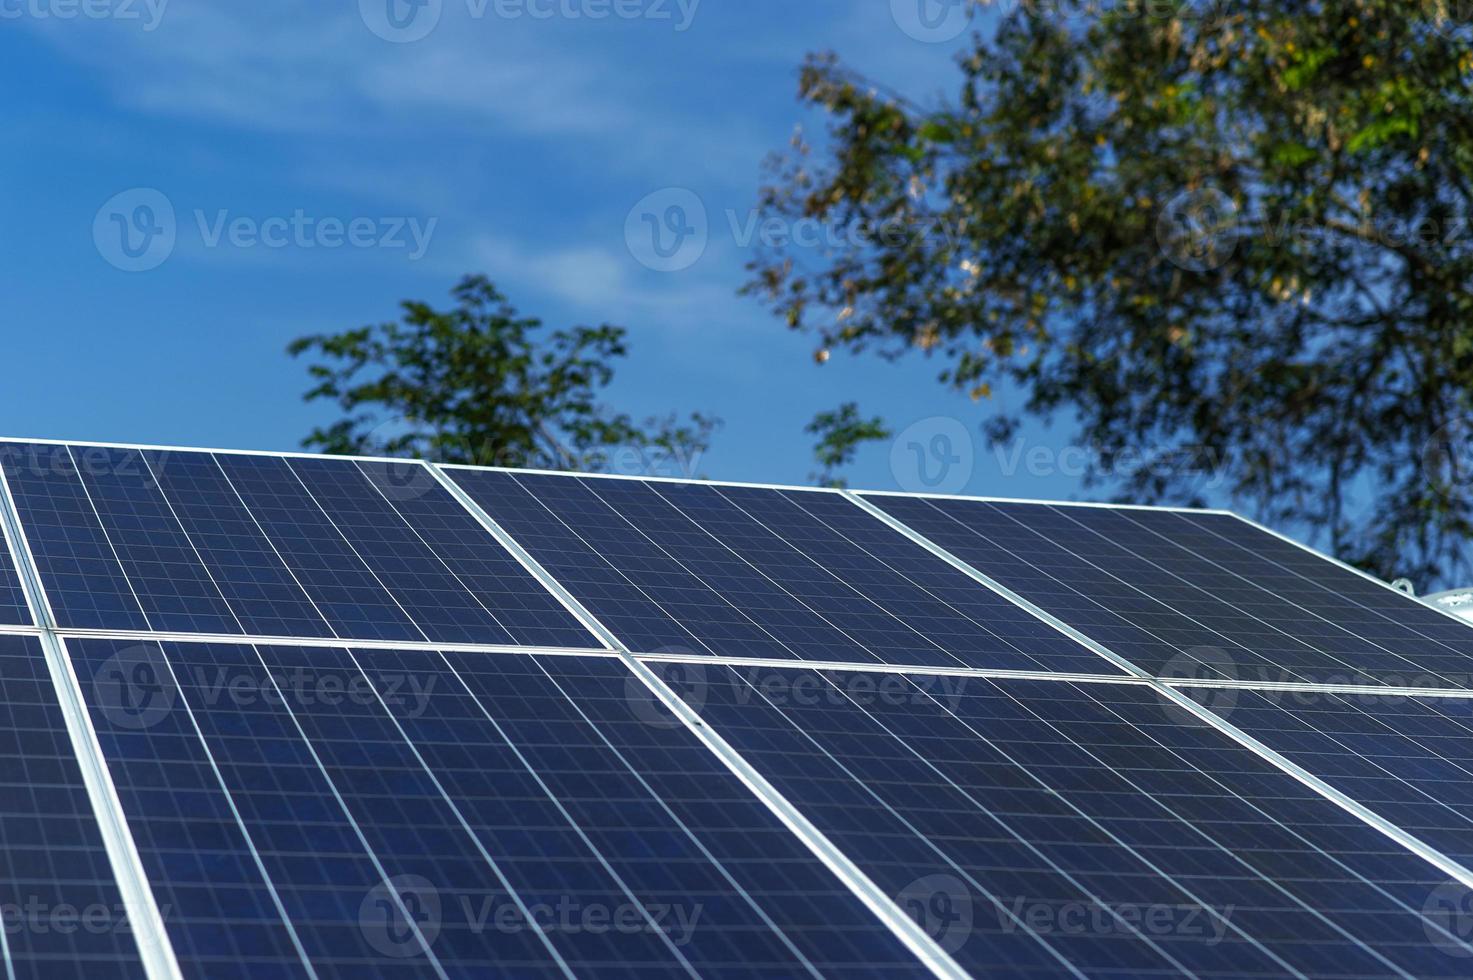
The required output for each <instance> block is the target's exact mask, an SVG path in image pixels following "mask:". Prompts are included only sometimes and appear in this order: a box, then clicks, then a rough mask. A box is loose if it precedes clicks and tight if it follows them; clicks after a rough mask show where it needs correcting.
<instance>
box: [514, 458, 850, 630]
mask: <svg viewBox="0 0 1473 980" xmlns="http://www.w3.org/2000/svg"><path fill="white" fill-rule="evenodd" d="M512 479H513V481H514V482H515V483H516V485H517V486H518V487H520V488H521V490H522V492H523V493H525V494H526V495H527V496H528V497H529V498H531V499H532V500H535V501H536V502H537V504H538V506H540V507H541V508H542V509H543V510H545V511H547V513H548V514H549V515H550V516H551V517H552V519H553V520H555V521H557V522H558V523H559V524H561V525H562V526H563V527H565V528H567V530H568V533H570V534H572V535H573V536H574V537H575V538H577V539H578V540H579V542H581V543H582V544H583V546H584V547H586V548H587V549H588V550H589V552H590V553H591V554H593V555H595V556H597V557H598V559H599V561H602V562H603V563H604V564H605V565H608V566H609V568H611V569H612V570H613V571H614V574H616V575H618V576H619V577H620V578H622V579H623V580H624V581H625V582H627V583H629V585H630V587H631V588H633V589H634V590H636V591H637V592H639V594H640V595H642V596H644V597H645V598H646V599H648V600H649V601H650V602H651V603H652V604H653V605H654V606H655V607H656V608H657V609H659V610H660V612H662V613H664V614H665V616H666V618H668V619H669V620H670V622H672V623H674V624H675V625H676V626H678V627H680V629H681V630H683V631H684V632H685V634H686V635H687V636H689V637H690V638H691V642H692V643H695V644H696V645H697V646H700V647H704V648H705V649H707V650H710V651H711V653H712V655H715V654H716V651H715V650H713V649H711V645H710V644H709V643H707V642H706V641H704V640H702V639H701V638H700V637H699V636H697V635H696V634H695V633H694V632H693V631H692V630H691V629H690V627H688V626H686V625H685V622H684V621H683V620H682V619H681V618H680V617H679V616H676V615H674V614H673V613H671V612H670V610H668V609H666V608H665V605H664V603H662V602H661V601H660V600H658V599H656V598H655V597H654V596H653V595H651V594H650V593H649V591H647V590H646V589H645V588H644V586H642V585H640V584H639V583H638V582H636V581H634V579H632V578H630V577H629V575H628V574H627V573H625V571H624V570H623V569H622V568H620V567H619V566H618V565H615V564H614V562H613V561H612V560H611V559H609V558H607V557H606V556H605V555H604V553H603V552H602V551H601V550H599V549H598V548H595V547H594V546H593V545H592V544H590V543H589V542H588V539H587V538H585V537H584V536H583V534H582V532H581V531H579V530H578V529H577V528H575V527H573V525H571V524H569V523H568V522H567V521H566V520H564V519H563V517H562V515H560V514H558V513H557V512H556V511H554V510H553V509H552V508H551V507H549V506H548V505H547V503H546V502H545V501H544V500H543V499H542V498H541V497H539V496H538V495H537V494H535V493H533V492H532V490H531V488H529V487H528V486H526V484H524V483H522V481H521V480H518V479H517V478H516V476H515V475H513V477H512ZM587 489H588V492H589V493H590V494H591V495H592V496H593V498H594V499H595V500H597V501H598V502H599V504H601V505H602V506H603V507H605V508H607V509H608V511H609V513H610V514H611V515H613V516H614V517H615V518H616V519H618V520H622V521H623V522H624V523H626V524H628V525H629V526H630V527H631V528H633V529H634V531H635V533H636V534H638V535H639V536H640V537H642V538H644V539H645V540H646V541H648V542H649V543H650V544H651V545H652V546H653V547H654V548H656V549H657V550H658V551H659V552H660V553H661V554H663V555H664V556H665V557H666V558H669V559H670V560H671V561H672V562H674V563H675V564H676V565H679V566H680V567H681V568H683V569H685V571H686V573H687V574H688V575H690V576H691V578H693V579H695V580H696V581H697V582H699V583H701V585H702V586H704V587H705V589H706V590H707V591H708V592H710V593H711V594H712V595H713V596H715V597H716V598H717V599H719V600H720V601H721V602H723V603H725V604H726V606H727V607H729V608H730V609H731V610H732V612H734V613H736V614H737V615H738V616H740V617H741V618H742V619H745V620H746V621H747V622H748V623H750V624H752V626H754V627H755V628H756V629H757V630H759V631H760V632H762V633H764V634H766V635H767V637H768V638H769V639H771V640H772V642H774V643H776V644H777V645H778V646H780V647H782V648H783V649H785V650H788V651H789V652H791V653H792V654H793V656H794V657H798V656H799V655H798V651H796V650H794V649H793V648H792V647H791V646H789V645H788V644H787V643H786V642H785V641H783V640H781V639H778V637H776V636H774V635H773V634H772V633H771V632H770V631H769V630H768V629H767V628H766V627H764V626H763V625H762V624H761V623H759V622H757V621H756V620H755V619H753V618H752V617H751V616H750V615H748V613H747V612H746V610H744V609H742V608H741V607H740V606H738V605H737V604H736V603H734V602H732V601H731V600H730V599H728V598H727V597H726V596H725V595H723V594H722V593H721V592H720V591H719V590H717V589H715V588H713V587H712V586H711V584H710V583H708V582H707V581H706V580H705V579H704V578H702V577H701V576H699V575H697V574H696V573H695V572H693V571H691V570H690V569H689V568H687V567H686V565H685V564H684V563H683V562H681V561H680V560H679V559H678V558H676V557H675V556H674V555H672V554H670V552H669V551H667V550H666V549H665V548H664V547H662V546H661V545H660V544H659V543H658V542H656V541H655V540H654V539H652V538H651V537H650V536H649V535H648V534H645V533H644V531H642V530H640V529H639V527H638V526H636V525H635V524H634V522H633V521H630V520H629V518H627V517H625V516H624V515H623V514H621V513H620V512H619V511H618V510H617V509H616V508H615V507H614V506H613V504H610V503H609V502H608V501H607V500H605V499H604V498H603V497H602V496H600V495H599V494H598V492H597V491H595V490H594V489H593V488H592V487H589V488H587ZM855 645H856V646H860V645H859V644H855ZM860 649H863V647H862V646H860ZM799 659H802V658H801V657H799Z"/></svg>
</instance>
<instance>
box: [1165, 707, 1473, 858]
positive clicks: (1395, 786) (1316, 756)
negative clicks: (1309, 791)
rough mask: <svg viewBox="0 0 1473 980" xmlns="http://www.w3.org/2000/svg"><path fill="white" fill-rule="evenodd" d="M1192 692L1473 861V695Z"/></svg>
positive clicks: (1330, 779)
mask: <svg viewBox="0 0 1473 980" xmlns="http://www.w3.org/2000/svg"><path fill="white" fill-rule="evenodd" d="M1193 694H1194V696H1195V697H1197V698H1200V699H1202V700H1203V701H1204V703H1207V704H1208V705H1209V706H1210V707H1212V708H1213V710H1215V711H1216V712H1217V713H1218V714H1220V715H1222V716H1223V717H1225V718H1227V719H1228V720H1229V721H1231V722H1232V723H1233V724H1235V725H1237V726H1238V727H1239V728H1242V729H1243V730H1244V731H1246V732H1248V733H1249V734H1250V735H1252V736H1254V737H1255V738H1257V739H1260V740H1261V741H1263V742H1264V743H1266V744H1267V745H1268V746H1269V747H1270V748H1273V749H1275V750H1277V751H1279V752H1282V753H1284V755H1286V756H1288V757H1289V758H1290V759H1291V760H1293V761H1294V762H1296V763H1298V764H1299V765H1302V766H1303V767H1304V768H1305V769H1307V770H1309V771H1310V772H1311V773H1314V774H1315V775H1316V776H1319V777H1321V778H1323V779H1325V780H1326V781H1327V782H1329V783H1330V784H1331V785H1333V786H1334V787H1335V788H1337V789H1339V790H1341V791H1342V792H1344V793H1345V794H1346V795H1348V796H1350V797H1351V798H1352V799H1355V800H1358V801H1360V802H1361V803H1364V804H1365V805H1366V806H1368V807H1370V808H1371V809H1372V810H1374V811H1376V812H1377V813H1379V814H1380V815H1381V816H1383V817H1385V818H1386V819H1388V820H1390V821H1391V822H1392V823H1393V824H1395V825H1397V826H1399V827H1403V828H1405V829H1406V830H1409V831H1411V832H1412V833H1413V834H1415V835H1417V836H1418V837H1419V838H1421V839H1422V840H1424V841H1426V842H1427V843H1429V844H1431V845H1432V846H1434V847H1436V848H1437V849H1439V850H1440V851H1442V852H1443V853H1445V854H1447V855H1449V856H1451V857H1453V858H1456V859H1457V860H1459V861H1463V862H1466V863H1469V864H1473V699H1470V698H1462V697H1456V698H1455V697H1403V696H1395V695H1388V694H1366V693H1348V692H1347V693H1339V694H1337V693H1333V692H1330V691H1314V690H1294V691H1252V690H1237V689H1234V690H1226V691H1220V690H1211V691H1202V690H1199V691H1194V692H1193Z"/></svg>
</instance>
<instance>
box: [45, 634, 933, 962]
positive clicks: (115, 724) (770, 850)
mask: <svg viewBox="0 0 1473 980" xmlns="http://www.w3.org/2000/svg"><path fill="white" fill-rule="evenodd" d="M68 647H69V649H70V652H71V655H72V657H73V659H74V662H75V664H76V667H77V670H78V674H79V675H80V676H81V677H82V679H83V689H84V691H86V692H87V694H88V702H89V703H88V707H89V709H90V711H91V715H92V720H93V723H94V724H95V726H96V728H97V731H98V736H99V739H100V740H101V743H102V747H103V752H104V755H105V756H106V757H107V760H108V762H109V765H110V766H111V767H112V769H113V771H114V773H115V779H116V780H117V782H118V789H119V794H120V797H121V799H122V803H123V806H124V808H125V810H126V811H127V813H128V816H129V820H130V824H131V825H132V826H133V827H134V828H136V831H135V833H136V835H137V837H138V846H139V848H140V852H141V854H142V856H143V858H144V860H145V862H146V864H147V866H148V868H149V872H150V876H151V878H152V880H153V881H154V883H155V888H156V889H158V890H159V891H160V892H161V893H162V895H163V897H164V898H165V900H166V903H167V904H168V905H169V906H170V907H171V908H173V909H175V910H176V911H175V913H174V914H173V915H172V916H169V917H168V918H167V925H168V928H169V931H170V935H171V937H172V938H173V940H174V943H175V948H176V951H177V952H178V955H179V957H180V960H181V963H182V964H183V965H184V966H185V967H186V969H187V970H189V971H191V972H192V973H194V975H200V976H204V975H208V976H212V977H213V976H231V975H238V976H242V977H244V976H257V975H261V974H262V973H265V972H271V973H285V974H290V975H306V970H307V969H308V967H309V965H310V968H311V969H313V970H315V971H316V972H317V974H318V975H321V976H327V975H355V976H364V975H367V976H397V975H402V974H411V975H418V974H426V975H433V974H434V973H439V972H440V971H441V970H443V971H445V972H448V973H454V974H457V975H469V974H481V975H486V974H487V973H491V972H506V973H512V974H519V975H533V974H538V975H541V974H546V975H557V974H559V973H562V972H563V971H564V969H566V970H569V971H571V972H572V973H574V974H577V975H585V974H586V975H591V976H595V975H596V976H603V975H616V976H626V975H627V976H634V975H638V976H657V975H666V974H668V975H677V974H681V975H689V974H690V973H691V972H692V971H695V972H698V973H702V974H704V973H711V974H713V975H720V974H723V973H726V972H732V971H736V972H747V973H758V974H761V973H769V974H797V973H801V972H803V971H805V970H817V971H819V972H822V973H827V972H835V973H843V974H855V975H883V976H890V975H906V974H917V973H918V972H921V971H920V968H919V964H918V963H916V961H915V960H914V959H913V958H911V957H910V956H909V955H908V954H907V953H906V952H905V950H904V949H903V948H902V947H901V946H900V944H899V943H898V942H897V941H896V940H895V938H894V937H893V936H891V935H890V934H889V933H888V932H886V931H884V930H883V929H879V928H877V927H876V922H875V920H874V918H873V916H872V915H871V914H870V913H869V912H868V911H867V910H866V909H864V908H863V907H862V906H861V905H860V904H859V902H858V901H857V900H856V899H855V898H854V897H853V896H852V895H851V894H849V893H848V892H847V891H845V890H844V888H843V887H842V886H841V885H840V884H839V883H838V881H837V880H836V879H834V878H833V877H832V876H831V875H829V874H828V872H827V871H826V870H825V869H824V868H823V867H822V866H821V865H819V863H818V862H817V861H816V860H815V859H814V857H813V856H812V855H811V854H810V853H809V852H808V851H807V850H805V849H804V848H803V846H802V845H801V844H800V843H799V842H798V840H797V839H796V838H795V837H793V836H792V835H791V834H789V833H788V832H787V831H786V830H785V829H784V828H783V827H782V826H781V825H780V824H779V823H778V822H777V821H776V819H775V818H774V817H773V816H772V814H771V813H769V812H768V811H767V810H766V809H765V808H764V807H763V806H762V805H761V804H760V803H759V802H758V801H757V800H756V798H755V797H753V796H751V795H750V794H749V793H748V792H747V791H746V790H745V788H743V787H742V786H740V785H739V784H737V783H736V781H735V779H734V778H733V777H732V776H731V774H730V773H729V772H727V771H726V770H725V769H723V768H722V767H721V766H720V764H719V763H718V762H717V761H716V760H715V758H714V757H713V756H711V755H710V753H708V752H706V751H705V750H704V749H703V748H702V747H701V746H700V745H699V744H698V743H697V742H696V741H695V740H694V739H693V738H691V736H690V735H689V733H688V732H687V731H686V729H685V728H684V727H682V726H680V725H679V724H678V723H674V720H673V717H671V716H670V715H669V714H668V712H665V713H664V714H663V715H661V714H660V712H661V711H662V710H663V709H661V708H660V707H659V706H658V705H656V704H655V703H654V702H652V701H649V700H647V699H637V700H631V698H630V695H629V688H630V686H631V684H634V685H636V686H638V682H636V681H634V678H633V676H632V675H631V674H630V673H629V672H628V669H627V668H626V667H625V666H624V665H623V664H621V663H620V662H619V661H617V660H614V659H609V658H596V657H595V658H584V657H568V656H563V657H553V656H549V657H537V656H533V655H512V654H499V655H486V654H455V653H440V652H432V651H427V650H400V651H385V650H371V651H368V650H360V651H351V650H347V649H341V648H316V647H269V646H261V647H256V646H253V645H249V644H230V645H227V644H208V645H207V644H187V643H172V642H168V643H162V644H160V643H156V642H151V643H143V644H140V643H137V642H136V641H123V640H72V641H70V642H69V643H68ZM635 708H637V709H638V713H636V712H635V710H634V709H635Z"/></svg>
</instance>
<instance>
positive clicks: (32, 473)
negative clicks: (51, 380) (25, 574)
mask: <svg viewBox="0 0 1473 980" xmlns="http://www.w3.org/2000/svg"><path fill="white" fill-rule="evenodd" d="M107 460H108V453H107V452H106V451H105V450H98V449H79V450H78V455H77V456H76V457H73V455H72V452H71V450H69V449H68V448H67V447H66V446H46V445H22V444H16V443H8V444H5V445H4V446H3V447H0V462H3V465H4V467H5V477H6V480H7V481H8V482H9V484H10V492H11V495H12V496H13V497H14V498H15V505H16V509H17V510H18V511H19V512H20V520H21V524H22V526H23V528H24V529H25V532H26V539H27V541H28V542H29V543H30V546H31V553H32V555H33V556H34V557H35V559H36V567H37V569H38V570H39V571H40V574H41V583H42V585H43V587H44V588H45V590H46V596H47V599H48V600H49V602H50V605H51V608H52V611H53V612H54V613H55V615H56V619H57V621H58V623H59V624H60V625H62V626H68V627H73V628H78V629H134V630H142V629H147V628H148V620H147V619H146V618H145V616H144V614H143V609H142V608H141V607H140V606H139V604H138V599H137V598H136V597H135V596H134V594H133V589H132V588H131V586H130V585H129V584H128V579H127V577H126V576H125V575H124V574H123V569H122V566H121V565H119V564H118V558H117V555H116V554H115V553H114V551H113V548H112V545H111V543H109V541H108V539H107V533H106V532H105V531H104V530H103V527H102V523H101V521H99V520H98V517H97V511H96V510H95V509H94V508H93V505H92V501H91V500H89V499H88V497H87V489H86V487H85V485H84V484H83V483H82V480H81V478H80V476H79V475H78V472H77V471H78V468H79V467H88V468H94V469H106V468H107V466H108V462H107Z"/></svg>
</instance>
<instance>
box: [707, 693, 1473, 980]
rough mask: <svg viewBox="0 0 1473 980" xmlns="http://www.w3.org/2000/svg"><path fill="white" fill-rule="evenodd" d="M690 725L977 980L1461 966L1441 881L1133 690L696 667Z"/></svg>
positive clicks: (1456, 971)
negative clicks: (699, 724)
mask: <svg viewBox="0 0 1473 980" xmlns="http://www.w3.org/2000/svg"><path fill="white" fill-rule="evenodd" d="M682 683H683V688H684V690H685V692H686V695H687V696H688V697H691V698H692V699H693V700H694V701H696V702H698V703H699V704H700V705H701V709H700V710H701V714H702V716H703V718H704V719H705V720H706V721H707V723H709V724H711V725H713V726H714V727H715V729H716V730H717V731H718V732H720V733H721V734H722V735H723V736H724V737H725V738H726V739H727V740H728V741H729V742H731V743H732V744H733V745H734V746H735V747H736V748H737V749H738V750H739V751H740V752H742V753H743V755H744V756H745V757H746V758H747V759H748V760H749V761H751V762H752V763H753V764H754V765H755V766H756V767H757V768H758V770H759V771H760V772H762V774H763V775H765V776H766V777H767V778H768V779H769V780H771V781H772V782H773V783H774V784H775V785H776V786H777V788H778V790H779V791H780V792H782V793H783V794H784V795H786V796H787V797H788V799H790V800H791V801H793V802H794V803H795V804H796V805H797V806H798V807H799V808H800V809H802V810H803V811H804V812H805V813H806V815H807V816H808V817H809V818H810V819H811V820H813V822H814V823H815V824H816V825H817V826H818V827H819V829H820V830H822V831H824V832H825V833H826V834H827V835H828V836H829V837H830V838H831V839H832V840H834V841H835V843H837V844H838V845H839V846H840V847H842V848H844V849H845V850H846V852H847V853H848V854H850V855H851V856H853V857H854V858H855V860H856V861H857V862H858V863H859V865H860V867H861V868H862V869H863V870H864V871H865V872H866V873H868V874H869V875H870V877H871V878H873V879H874V880H875V881H876V882H877V883H879V884H880V885H881V887H883V888H885V889H886V890H888V891H889V892H890V893H891V894H892V895H894V896H895V897H896V899H897V901H898V902H900V903H901V904H902V905H904V906H905V907H907V908H909V909H910V910H911V911H912V912H913V914H915V915H916V916H917V918H918V920H919V921H920V922H921V923H922V924H923V925H925V926H926V927H927V929H928V931H929V932H931V934H932V935H933V937H935V938H936V939H937V941H938V942H940V943H941V944H942V945H943V947H944V948H947V949H948V950H950V951H951V952H952V955H953V957H954V958H956V959H957V960H958V961H959V962H960V963H961V964H962V965H963V966H965V967H966V968H968V969H969V970H970V971H972V972H973V973H974V974H975V975H977V976H988V977H991V976H1046V975H1058V976H1067V975H1073V976H1081V975H1083V976H1090V977H1127V976H1130V977H1137V976H1150V975H1162V976H1165V975H1181V974H1188V975H1199V976H1213V975H1218V976H1246V975H1253V976H1294V975H1310V976H1323V975H1327V974H1354V975H1357V976H1405V975H1408V974H1410V975H1414V976H1423V977H1425V976H1457V975H1460V974H1461V973H1463V972H1464V971H1465V969H1466V962H1465V961H1464V960H1463V959H1461V958H1460V957H1462V956H1465V955H1467V954H1468V953H1469V952H1470V951H1473V948H1470V947H1469V946H1468V945H1467V940H1466V938H1465V937H1462V936H1460V935H1459V934H1458V930H1457V928H1456V927H1455V926H1454V927H1449V925H1448V920H1447V919H1446V918H1444V917H1439V916H1438V915H1435V914H1427V910H1428V909H1434V910H1435V906H1436V903H1437V901H1438V896H1439V895H1443V894H1445V892H1446V889H1447V887H1448V885H1449V883H1448V882H1446V881H1445V880H1444V879H1443V877H1442V876H1441V874H1440V873H1438V872H1437V871H1436V869H1434V868H1433V867H1432V866H1430V865H1428V864H1426V863H1425V862H1423V861H1422V860H1421V859H1419V858H1416V857H1414V856H1413V855H1411V853H1410V852H1407V851H1404V850H1402V849H1401V848H1400V847H1398V846H1397V845H1396V844H1394V843H1392V842H1391V841H1390V840H1389V839H1388V838H1386V837H1383V836H1382V835H1381V834H1379V833H1378V832H1377V831H1375V830H1373V829H1371V828H1370V827H1368V826H1367V825H1365V824H1363V823H1361V822H1359V821H1358V820H1356V819H1355V818H1353V817H1352V816H1350V815H1349V814H1347V813H1345V812H1344V811H1342V810H1340V809H1339V808H1338V807H1337V806H1335V805H1334V804H1333V803H1331V802H1329V801H1328V800H1326V799H1324V798H1323V797H1320V796H1318V795H1317V794H1315V793H1314V792H1312V791H1310V790H1309V789H1307V788H1306V787H1304V786H1303V785H1302V784H1300V783H1298V782H1297V781H1296V780H1294V779H1293V778H1292V777H1290V776H1288V775H1287V774H1285V773H1283V772H1281V771H1279V770H1277V769H1275V768H1273V767H1272V766H1270V765H1269V764H1267V763H1266V762H1264V761H1263V760H1261V759H1260V758H1259V757H1258V756H1256V755H1254V754H1252V753H1251V752H1249V751H1248V750H1247V749H1244V748H1242V747H1240V746H1238V745H1237V744H1236V743H1234V742H1232V741H1230V740H1229V739H1227V738H1226V736H1224V735H1222V734H1221V733H1219V732H1217V731H1216V730H1214V729H1212V728H1210V727H1208V726H1206V725H1204V724H1202V723H1200V722H1198V721H1196V720H1195V719H1194V718H1192V717H1190V716H1188V715H1186V714H1185V713H1184V712H1182V711H1180V709H1177V708H1174V707H1172V706H1169V705H1168V704H1167V702H1165V701H1164V699H1162V698H1161V697H1160V696H1159V695H1157V694H1156V693H1155V692H1154V691H1153V690H1151V689H1149V688H1147V687H1145V686H1143V685H1119V684H1088V685H1086V684H1079V685H1075V684H1068V683H1063V682H1057V681H1020V680H1007V681H1004V680H999V681H991V680H985V679H982V678H977V677H949V678H948V677H930V678H927V677H924V676H921V675H907V676H901V675H888V676H887V675H878V676H877V675H874V674H868V675H862V674H845V673H838V672H832V671H829V672H822V673H818V672H814V671H810V670H804V669H799V668H784V669H773V668H745V669H743V668H735V667H720V668H718V667H715V666H713V667H710V668H708V669H707V670H706V676H705V678H704V679H703V681H702V682H701V683H695V684H693V683H692V679H691V678H690V677H689V676H688V675H687V676H686V677H685V679H684V680H683V682H682Z"/></svg>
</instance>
